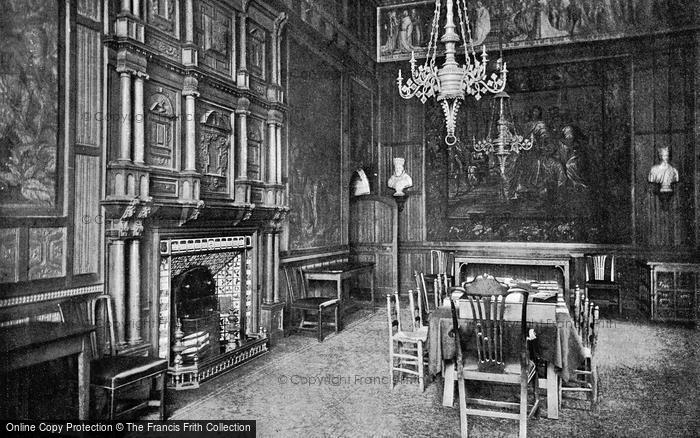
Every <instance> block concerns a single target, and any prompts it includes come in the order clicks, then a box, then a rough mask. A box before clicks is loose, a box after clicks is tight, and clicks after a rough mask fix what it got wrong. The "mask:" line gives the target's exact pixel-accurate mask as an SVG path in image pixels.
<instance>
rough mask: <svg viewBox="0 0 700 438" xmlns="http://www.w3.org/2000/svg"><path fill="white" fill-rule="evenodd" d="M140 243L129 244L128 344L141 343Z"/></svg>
mask: <svg viewBox="0 0 700 438" xmlns="http://www.w3.org/2000/svg"><path fill="white" fill-rule="evenodd" d="M140 244H141V242H140V241H139V240H138V239H134V240H131V241H130V242H129V312H128V313H129V330H128V335H129V344H131V345H136V344H138V343H140V342H141V246H140Z"/></svg>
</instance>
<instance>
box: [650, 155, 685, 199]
mask: <svg viewBox="0 0 700 438" xmlns="http://www.w3.org/2000/svg"><path fill="white" fill-rule="evenodd" d="M668 156H669V153H668V148H665V147H662V148H659V158H660V159H661V163H659V164H657V165H655V166H652V168H651V170H650V171H649V182H650V183H657V184H661V188H660V189H659V191H660V192H661V193H669V192H672V191H673V188H672V187H671V185H672V184H673V183H676V182H678V170H676V168H675V167H673V166H671V164H670V163H669V162H668Z"/></svg>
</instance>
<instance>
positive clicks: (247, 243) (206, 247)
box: [158, 235, 269, 389]
mask: <svg viewBox="0 0 700 438" xmlns="http://www.w3.org/2000/svg"><path fill="white" fill-rule="evenodd" d="M254 241H255V239H254V238H253V236H251V235H247V236H227V237H215V238H201V239H176V240H163V241H161V244H160V257H161V262H160V291H159V305H160V311H159V326H158V327H159V329H158V353H159V355H160V356H161V357H163V358H167V359H168V360H169V362H170V370H169V373H168V374H169V377H170V378H169V383H170V385H171V386H172V387H174V388H175V389H187V388H196V387H198V386H199V383H200V382H202V381H204V380H207V379H209V378H211V377H214V376H216V375H218V374H221V373H223V372H226V371H228V370H230V369H233V368H235V367H237V366H239V365H241V364H243V363H244V362H247V361H248V360H250V359H252V358H254V357H256V356H259V355H261V354H264V353H266V352H267V351H268V348H269V337H268V335H267V330H266V329H263V328H262V327H255V324H254V322H255V321H254V320H255V318H254V316H253V315H254V314H255V308H254V305H255V303H254V294H253V284H254V278H253V277H254V271H255V270H254V269H253V260H254V255H255V248H254V247H253V242H254Z"/></svg>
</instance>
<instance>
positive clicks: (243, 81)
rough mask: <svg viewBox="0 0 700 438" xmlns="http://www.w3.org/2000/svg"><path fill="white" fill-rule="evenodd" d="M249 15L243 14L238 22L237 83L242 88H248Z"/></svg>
mask: <svg viewBox="0 0 700 438" xmlns="http://www.w3.org/2000/svg"><path fill="white" fill-rule="evenodd" d="M247 21H248V15H247V14H241V16H240V19H239V20H238V59H239V62H238V77H237V80H236V83H237V85H238V86H239V87H241V88H248V67H247V62H246V46H247V29H246V28H247V25H246V22H247Z"/></svg>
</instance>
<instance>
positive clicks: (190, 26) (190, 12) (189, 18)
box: [185, 0, 194, 44]
mask: <svg viewBox="0 0 700 438" xmlns="http://www.w3.org/2000/svg"><path fill="white" fill-rule="evenodd" d="M192 2H193V0H185V44H192V43H194V6H193V5H192Z"/></svg>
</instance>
